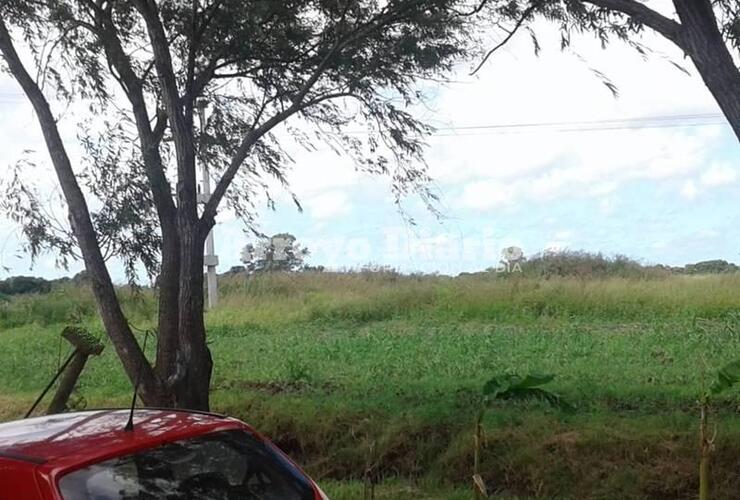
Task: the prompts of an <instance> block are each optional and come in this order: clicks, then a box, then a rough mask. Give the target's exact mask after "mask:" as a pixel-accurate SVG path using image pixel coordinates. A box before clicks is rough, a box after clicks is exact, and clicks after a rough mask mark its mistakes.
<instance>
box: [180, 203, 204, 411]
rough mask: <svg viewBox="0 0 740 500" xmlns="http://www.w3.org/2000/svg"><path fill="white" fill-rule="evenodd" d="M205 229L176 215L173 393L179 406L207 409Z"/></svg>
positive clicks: (195, 221) (197, 223)
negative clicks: (177, 267)
mask: <svg viewBox="0 0 740 500" xmlns="http://www.w3.org/2000/svg"><path fill="white" fill-rule="evenodd" d="M206 234H208V232H207V231H204V230H203V226H202V225H201V224H199V221H198V220H197V219H196V220H194V221H193V220H185V217H184V216H181V217H180V263H181V266H180V283H179V288H180V290H179V292H180V294H179V311H178V316H179V317H178V332H179V339H180V341H179V344H178V350H177V363H176V364H177V370H178V374H177V377H176V380H177V381H176V383H175V387H174V396H175V401H176V403H175V404H176V405H177V406H178V407H180V408H190V409H194V410H208V409H209V390H210V384H211V370H212V368H213V360H212V358H211V352H210V350H209V349H208V346H207V344H206V329H205V322H204V318H203V299H204V291H203V246H204V244H205V236H206Z"/></svg>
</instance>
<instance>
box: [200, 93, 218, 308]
mask: <svg viewBox="0 0 740 500" xmlns="http://www.w3.org/2000/svg"><path fill="white" fill-rule="evenodd" d="M197 106H198V118H199V119H200V130H201V134H202V133H204V132H205V129H206V106H208V102H207V101H205V100H204V99H198V102H197ZM200 171H201V179H202V180H201V190H200V193H198V201H199V202H201V203H203V204H205V203H208V200H209V199H210V198H211V178H210V176H209V175H208V165H206V162H205V161H201V164H200ZM203 264H204V265H205V266H206V269H207V274H206V290H207V291H208V309H213V308H214V307H216V305H217V304H218V277H217V276H216V266H218V255H216V251H215V247H214V243H213V229H211V231H210V232H209V233H208V236H207V237H206V253H205V255H204V256H203Z"/></svg>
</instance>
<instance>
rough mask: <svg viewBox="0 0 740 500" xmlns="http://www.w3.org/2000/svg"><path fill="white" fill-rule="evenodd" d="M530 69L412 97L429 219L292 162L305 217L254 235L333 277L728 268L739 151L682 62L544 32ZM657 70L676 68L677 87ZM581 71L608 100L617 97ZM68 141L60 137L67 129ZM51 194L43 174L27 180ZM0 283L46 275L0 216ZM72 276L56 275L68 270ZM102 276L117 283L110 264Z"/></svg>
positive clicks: (512, 67) (507, 63) (667, 49)
mask: <svg viewBox="0 0 740 500" xmlns="http://www.w3.org/2000/svg"><path fill="white" fill-rule="evenodd" d="M551 35H552V36H551V37H550V38H548V37H545V39H544V40H541V43H542V45H543V47H544V50H543V52H542V53H541V54H540V55H539V56H535V55H534V54H533V51H532V47H531V43H530V42H529V40H528V37H527V36H526V35H523V36H521V37H520V38H518V39H515V40H514V43H512V44H511V45H509V46H508V47H506V48H505V49H504V50H502V51H500V52H498V53H497V54H496V55H495V56H494V57H493V58H492V59H491V60H490V61H489V63H488V64H487V65H486V66H485V67H484V68H483V69H482V70H481V71H480V72H479V73H478V74H477V75H475V76H469V75H468V73H469V70H470V68H468V67H463V68H460V71H459V72H458V74H457V75H455V77H454V78H453V79H454V83H449V84H445V85H441V84H440V85H435V86H432V87H429V86H427V87H425V88H426V89H427V93H428V94H429V97H430V104H429V107H428V109H425V110H423V117H424V118H425V119H426V120H428V121H429V122H430V123H432V124H433V125H435V126H436V127H438V129H439V130H438V132H437V133H436V134H435V135H434V136H433V137H431V138H430V141H429V149H428V151H427V160H428V163H429V167H430V170H431V174H432V176H433V178H434V189H435V190H436V192H437V193H438V194H439V195H440V197H441V202H440V208H441V210H442V214H443V217H442V218H441V219H438V218H435V217H434V216H432V215H431V214H430V213H429V212H427V211H426V210H425V209H424V207H423V206H422V204H421V203H420V202H419V201H418V200H415V199H413V198H410V199H408V200H406V203H405V210H406V213H407V215H410V216H412V217H413V218H414V219H415V221H416V225H413V226H412V225H410V224H408V223H407V222H406V221H405V219H404V217H402V216H401V215H399V212H398V211H397V209H396V207H395V206H394V204H393V198H392V196H391V195H390V192H389V190H388V186H387V185H386V184H385V182H384V181H382V180H378V179H375V178H372V177H369V176H367V175H361V174H357V173H355V171H354V169H353V165H352V163H351V161H350V160H348V159H346V158H342V157H339V156H336V155H335V154H334V153H332V152H330V151H329V150H328V149H327V148H321V147H319V151H317V152H313V153H304V154H302V155H299V156H298V157H296V158H295V159H296V163H295V166H294V168H293V170H292V173H291V175H290V180H291V183H292V186H293V190H294V191H295V192H296V194H297V195H298V197H299V199H300V200H301V202H302V204H303V206H304V208H305V211H304V212H302V213H300V212H298V211H297V210H296V208H295V207H294V205H293V204H292V203H291V202H290V198H289V197H288V195H287V193H275V194H274V195H275V196H276V198H277V200H278V206H277V210H276V211H275V212H270V211H268V210H264V211H263V212H262V213H261V215H260V218H259V221H260V230H261V231H263V232H264V233H267V234H272V233H278V232H290V233H293V234H294V235H296V236H297V237H298V239H299V240H300V241H302V242H303V243H304V244H306V245H307V246H308V247H309V249H310V250H311V252H312V257H311V263H313V264H321V265H325V266H327V267H331V268H341V267H357V266H361V265H364V264H367V263H375V264H379V265H389V266H393V267H396V268H399V269H401V270H404V271H426V272H432V271H438V272H441V273H445V274H456V273H458V272H461V271H473V270H479V269H483V268H486V267H489V266H493V265H495V264H496V262H497V261H498V258H499V253H500V251H501V249H502V248H503V247H506V246H509V245H518V246H520V247H522V248H523V249H524V252H525V254H527V255H531V254H533V253H536V252H540V251H542V250H544V249H548V248H561V249H565V248H567V249H584V250H589V251H599V252H604V253H607V254H624V255H628V256H630V257H633V258H636V259H640V260H642V261H645V262H653V263H665V264H672V265H680V264H684V263H687V262H694V261H699V260H705V259H714V258H721V259H726V260H730V261H736V262H737V261H740V256H739V254H740V235H739V234H738V231H737V228H738V227H740V201H738V200H740V172H739V170H740V146H739V145H738V142H737V139H735V137H734V135H733V134H732V131H731V129H730V127H729V125H728V124H727V123H726V122H725V121H724V119H723V118H722V117H721V115H720V114H719V109H718V107H717V105H716V104H715V103H714V101H713V100H712V97H711V95H710V94H709V92H708V91H707V90H706V88H705V87H704V86H703V84H702V82H701V80H700V78H699V77H698V75H696V72H695V70H694V68H693V67H692V66H691V64H690V62H689V61H688V60H684V59H683V57H682V54H681V53H680V52H679V51H677V50H676V49H675V48H674V47H673V46H671V45H670V44H668V43H666V42H664V41H662V40H661V39H660V38H657V37H652V36H649V37H646V40H645V41H646V42H647V43H648V44H649V45H650V46H651V47H653V48H655V49H656V52H657V53H656V54H654V55H653V56H652V57H651V58H650V59H649V60H648V61H645V60H643V58H642V57H641V56H639V55H638V54H636V53H635V52H634V51H632V50H630V49H628V48H626V47H623V46H620V45H618V44H614V45H613V46H611V47H609V48H607V49H606V50H602V49H601V48H600V46H599V44H598V43H596V42H595V41H592V40H590V39H589V38H581V39H578V40H576V43H574V50H573V51H569V52H561V51H560V50H559V47H558V41H557V39H556V37H555V34H554V33H551ZM669 60H673V61H677V62H680V63H681V64H683V65H684V66H685V67H686V68H687V69H689V71H690V73H691V75H690V76H689V75H686V74H684V73H683V72H681V71H680V70H678V69H677V68H676V67H675V66H673V65H672V64H671V63H670V62H669ZM594 70H597V71H600V72H601V73H603V74H605V75H607V77H608V78H609V79H611V81H613V83H614V84H616V85H617V87H618V88H619V97H618V98H615V97H614V96H613V95H612V94H611V92H610V91H609V90H608V89H607V88H606V87H605V86H604V85H602V83H601V81H600V79H599V78H598V77H597V76H596V75H595V73H594ZM18 92H19V90H18V89H17V87H16V86H15V85H14V83H13V82H12V81H11V80H10V79H9V78H8V77H7V76H4V75H2V76H0V116H2V117H3V120H2V121H0V151H2V153H1V154H0V162H1V163H0V168H3V169H5V166H6V165H10V164H12V163H14V162H16V161H17V160H18V159H19V158H20V157H21V155H22V152H23V150H25V149H35V150H38V151H39V152H41V153H43V151H44V149H43V143H42V142H41V135H40V132H39V130H38V126H37V124H36V122H35V120H34V116H33V114H32V113H31V111H30V109H29V108H28V106H27V105H26V104H25V103H24V101H23V99H22V97H21V96H19V94H18ZM67 135H68V136H69V138H70V139H71V140H74V137H75V132H74V130H67ZM36 175H37V176H38V178H39V183H40V185H41V189H42V190H43V191H44V192H51V190H52V189H53V187H54V182H53V177H52V176H51V175H46V174H41V173H39V174H36ZM215 235H216V248H217V253H218V254H219V257H220V260H221V263H222V265H221V266H220V269H221V270H225V269H228V268H229V267H230V266H232V265H236V264H238V259H239V250H240V248H241V247H243V245H244V244H245V243H247V241H248V236H247V235H246V234H245V233H244V232H243V230H242V227H241V225H240V223H239V222H238V221H236V220H233V219H232V218H230V217H229V216H228V214H224V215H223V216H222V217H221V220H220V222H219V225H218V226H217V228H216V233H215ZM0 266H4V267H7V268H9V271H3V270H0V278H2V277H3V276H2V275H3V274H11V275H12V274H34V275H42V276H48V277H52V276H60V275H65V274H68V273H67V272H65V271H64V270H59V269H57V268H55V266H54V258H53V256H52V255H48V256H42V257H41V258H40V259H39V260H38V261H37V262H36V263H35V264H34V265H33V268H31V267H32V265H31V262H30V260H29V259H28V257H27V256H24V255H23V254H22V252H21V251H20V242H19V239H18V233H17V229H16V228H15V227H14V226H13V224H12V223H11V222H9V221H7V220H5V219H2V218H1V217H0ZM80 268H81V266H79V265H75V266H74V268H73V269H71V271H70V272H74V271H76V270H78V269H80ZM114 275H115V276H116V278H117V279H121V278H122V273H121V271H120V269H119V268H118V266H115V265H114Z"/></svg>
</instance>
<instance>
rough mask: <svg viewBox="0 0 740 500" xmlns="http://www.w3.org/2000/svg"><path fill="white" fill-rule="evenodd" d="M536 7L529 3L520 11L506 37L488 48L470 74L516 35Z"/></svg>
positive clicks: (476, 70)
mask: <svg viewBox="0 0 740 500" xmlns="http://www.w3.org/2000/svg"><path fill="white" fill-rule="evenodd" d="M535 7H536V4H534V3H533V4H530V6H529V7H527V9H526V10H525V11H524V12H523V13H522V16H521V17H520V18H519V19H518V20H517V22H516V24H515V25H514V28H513V29H512V30H511V31H509V34H508V35H506V38H504V39H503V40H502V41H501V42H500V43H499V44H497V45H496V46H495V47H494V48H492V49H491V50H489V51H488V52H487V53H486V55H485V57H483V60H482V61H481V62H480V63H479V64H478V66H476V67H475V69H474V70H473V71H471V73H470V75H471V76H472V75H474V74H476V73H477V72H478V71H480V69H481V68H482V67H483V65H484V64H486V61H488V58H489V57H491V56H492V55H493V53H494V52H496V51H497V50H498V49H500V48H501V47H503V46H504V45H506V44H507V43H509V40H511V39H512V38H513V37H514V35H516V32H517V31H519V28H521V27H522V25H523V24H524V22H525V21H526V20H527V19H528V18H529V16H531V15H532V12H534V9H535Z"/></svg>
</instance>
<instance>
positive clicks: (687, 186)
mask: <svg viewBox="0 0 740 500" xmlns="http://www.w3.org/2000/svg"><path fill="white" fill-rule="evenodd" d="M698 195H699V188H697V187H696V183H695V182H694V181H692V180H688V181H686V182H684V183H683V186H682V187H681V196H683V197H684V198H686V199H687V200H693V199H695V198H696V197H697V196H698Z"/></svg>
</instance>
